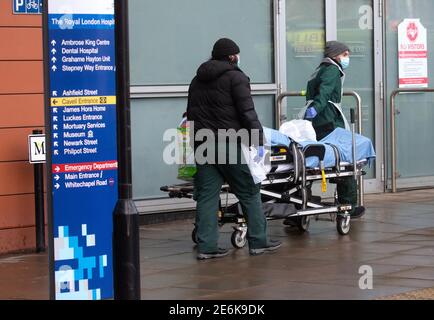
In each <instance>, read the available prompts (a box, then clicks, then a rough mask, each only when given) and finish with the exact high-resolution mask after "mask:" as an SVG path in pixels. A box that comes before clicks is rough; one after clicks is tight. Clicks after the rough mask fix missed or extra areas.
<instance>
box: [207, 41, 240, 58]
mask: <svg viewBox="0 0 434 320" xmlns="http://www.w3.org/2000/svg"><path fill="white" fill-rule="evenodd" d="M237 53H240V48H239V47H238V46H237V44H236V43H235V42H234V41H232V40H231V39H228V38H221V39H219V40H217V42H216V43H215V44H214V47H213V48H212V57H213V58H215V59H220V58H223V57H226V56H230V55H232V54H237Z"/></svg>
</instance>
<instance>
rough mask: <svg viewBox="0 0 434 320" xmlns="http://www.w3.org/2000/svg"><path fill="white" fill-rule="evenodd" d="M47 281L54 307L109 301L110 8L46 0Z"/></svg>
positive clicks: (113, 171)
mask: <svg viewBox="0 0 434 320" xmlns="http://www.w3.org/2000/svg"><path fill="white" fill-rule="evenodd" d="M47 19H48V38H47V40H46V41H48V43H46V44H45V45H46V47H47V48H48V52H49V53H48V55H49V68H50V72H49V88H48V90H49V91H48V92H49V96H50V105H49V115H50V116H49V118H50V122H49V124H48V125H49V128H50V132H49V135H50V146H47V149H48V148H49V150H50V152H51V177H52V179H51V180H52V184H51V189H52V192H51V197H52V200H51V201H52V202H51V204H52V209H51V210H52V213H51V214H52V230H51V231H52V235H53V238H54V239H52V243H53V244H54V245H53V247H52V250H53V251H52V259H53V260H54V261H51V263H52V268H51V270H52V272H53V273H54V277H53V275H52V279H54V288H53V285H52V290H55V298H56V299H59V300H61V299H62V300H63V299H67V300H72V299H80V300H82V299H83V300H87V299H89V300H96V299H109V298H112V297H113V262H112V260H113V253H112V251H113V250H112V232H113V220H112V219H113V211H114V208H115V205H116V202H117V199H118V170H117V168H118V161H117V138H116V137H117V134H116V66H115V19H114V0H91V1H90V0H49V1H48V17H47Z"/></svg>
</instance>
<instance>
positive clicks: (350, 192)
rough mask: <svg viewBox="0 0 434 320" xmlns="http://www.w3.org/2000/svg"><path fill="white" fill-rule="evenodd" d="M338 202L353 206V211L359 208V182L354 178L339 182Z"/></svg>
mask: <svg viewBox="0 0 434 320" xmlns="http://www.w3.org/2000/svg"><path fill="white" fill-rule="evenodd" d="M337 191H338V201H339V203H341V204H351V205H352V206H353V210H352V211H354V209H355V207H356V206H357V181H356V180H354V177H347V178H345V179H340V180H339V181H338V182H337Z"/></svg>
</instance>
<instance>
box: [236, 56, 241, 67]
mask: <svg viewBox="0 0 434 320" xmlns="http://www.w3.org/2000/svg"><path fill="white" fill-rule="evenodd" d="M236 57H237V66H238V68H239V67H240V66H241V57H240V55H239V54H237V55H236Z"/></svg>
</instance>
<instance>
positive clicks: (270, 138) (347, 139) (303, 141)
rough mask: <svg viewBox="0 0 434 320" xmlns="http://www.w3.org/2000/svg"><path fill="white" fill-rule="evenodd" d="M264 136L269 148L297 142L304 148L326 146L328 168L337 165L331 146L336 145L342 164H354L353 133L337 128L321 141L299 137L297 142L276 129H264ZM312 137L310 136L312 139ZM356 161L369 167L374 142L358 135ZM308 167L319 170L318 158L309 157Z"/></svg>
mask: <svg viewBox="0 0 434 320" xmlns="http://www.w3.org/2000/svg"><path fill="white" fill-rule="evenodd" d="M264 135H265V140H266V145H267V146H278V145H284V146H287V147H289V145H290V144H291V142H293V141H295V142H297V143H298V144H299V145H301V146H302V147H306V146H308V145H312V144H320V145H324V146H325V150H326V152H325V157H324V166H325V167H326V168H328V167H333V166H335V165H336V156H335V152H334V150H333V147H332V146H331V145H334V146H335V147H337V149H338V150H339V155H340V161H341V163H352V162H353V152H352V133H351V131H348V130H345V129H342V128H336V129H335V130H334V131H333V132H332V133H330V134H329V135H328V136H326V137H325V138H323V139H322V140H320V141H316V140H309V139H307V138H306V137H300V136H297V137H296V139H297V140H298V141H296V140H293V139H291V138H290V137H288V135H286V134H284V133H282V132H279V131H277V130H274V129H270V128H264ZM311 137H312V136H310V138H311ZM355 140H356V161H357V162H360V161H364V162H366V163H367V164H368V165H369V166H370V165H371V163H372V161H373V160H374V159H375V157H376V155H375V150H374V147H373V145H372V142H371V140H370V139H369V138H367V137H365V136H362V135H359V134H356V135H355ZM306 166H307V167H308V168H317V167H318V166H319V159H318V158H317V157H309V158H307V159H306Z"/></svg>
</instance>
